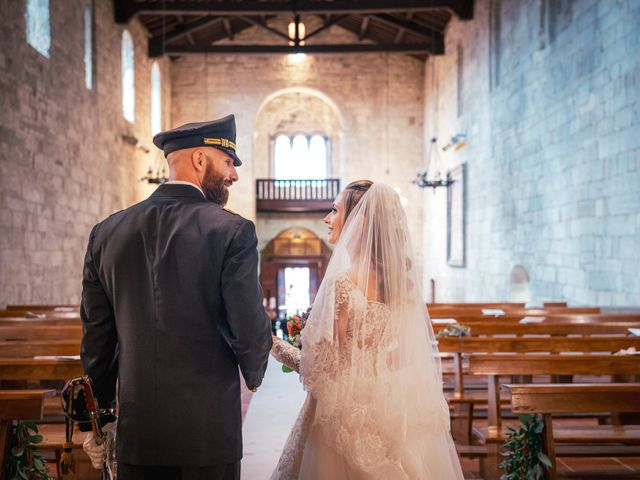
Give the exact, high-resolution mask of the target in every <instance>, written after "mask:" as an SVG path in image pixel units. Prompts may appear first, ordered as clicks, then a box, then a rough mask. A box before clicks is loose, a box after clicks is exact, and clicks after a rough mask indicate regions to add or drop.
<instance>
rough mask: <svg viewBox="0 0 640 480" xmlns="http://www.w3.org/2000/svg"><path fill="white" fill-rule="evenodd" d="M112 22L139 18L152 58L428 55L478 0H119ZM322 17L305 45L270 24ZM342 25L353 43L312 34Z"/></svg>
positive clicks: (441, 48) (439, 49)
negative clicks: (261, 33)
mask: <svg viewBox="0 0 640 480" xmlns="http://www.w3.org/2000/svg"><path fill="white" fill-rule="evenodd" d="M114 14H115V20H116V22H119V23H125V22H128V21H129V20H131V19H132V18H133V17H134V16H137V17H138V18H139V19H140V21H141V23H142V24H143V25H144V26H145V28H146V29H147V31H148V32H149V56H152V57H154V56H160V55H164V54H167V55H186V54H201V53H233V54H246V53H248V54H283V53H313V54H318V53H370V52H397V53H406V54H410V55H412V56H414V57H417V58H421V59H424V58H426V57H427V56H428V55H439V54H442V53H444V31H445V28H446V26H447V24H448V22H449V20H450V19H451V17H452V16H453V15H456V16H457V17H458V18H459V19H461V20H469V19H471V18H473V0H352V1H347V0H295V1H290V0H262V1H254V0H114ZM311 15H313V16H317V17H319V18H321V19H322V25H321V26H320V27H319V28H317V29H316V30H315V31H312V32H307V34H306V36H305V38H304V44H302V43H301V42H299V41H298V40H296V41H295V42H293V43H294V44H293V45H290V40H291V39H290V38H289V36H288V33H287V32H281V31H279V30H278V29H276V28H274V27H272V26H271V25H270V24H269V22H270V20H271V19H273V18H274V17H277V16H287V17H288V18H291V19H294V18H300V17H302V18H303V19H304V18H305V17H308V16H311ZM333 25H337V26H339V27H341V28H344V29H346V30H349V31H350V32H352V33H354V34H355V35H356V36H357V40H356V41H354V42H353V43H350V44H337V45H336V44H326V45H325V44H317V43H315V42H314V41H313V37H314V36H316V35H317V34H318V33H320V32H322V31H324V30H326V29H328V28H329V27H331V26H333ZM250 27H259V28H262V29H265V30H267V31H269V32H271V33H272V34H273V36H274V43H273V44H271V45H263V44H260V45H244V44H243V45H240V44H234V43H230V42H225V43H224V44H218V43H217V42H219V41H221V40H224V39H228V40H233V39H234V37H235V36H236V35H237V34H238V33H239V32H241V31H243V30H245V29H247V28H250Z"/></svg>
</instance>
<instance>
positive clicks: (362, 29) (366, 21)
mask: <svg viewBox="0 0 640 480" xmlns="http://www.w3.org/2000/svg"><path fill="white" fill-rule="evenodd" d="M370 19H371V17H370V16H368V15H367V16H365V17H362V23H361V24H360V32H359V33H358V39H359V40H360V41H362V40H364V37H365V36H366V35H367V28H368V27H369V20H370Z"/></svg>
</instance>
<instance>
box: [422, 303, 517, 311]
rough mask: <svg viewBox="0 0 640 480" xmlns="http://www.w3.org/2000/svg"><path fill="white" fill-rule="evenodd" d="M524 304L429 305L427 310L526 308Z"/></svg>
mask: <svg viewBox="0 0 640 480" xmlns="http://www.w3.org/2000/svg"><path fill="white" fill-rule="evenodd" d="M524 306H525V304H524V303H511V302H493V303H491V302H477V303H473V302H470V303H427V308H429V309H431V308H434V309H438V308H440V309H446V308H500V309H503V310H505V309H511V308H524Z"/></svg>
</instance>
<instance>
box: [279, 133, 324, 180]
mask: <svg viewBox="0 0 640 480" xmlns="http://www.w3.org/2000/svg"><path fill="white" fill-rule="evenodd" d="M327 163H328V158H327V139H326V137H324V136H322V135H312V136H307V135H294V136H291V137H289V136H287V135H278V137H277V138H276V141H275V158H274V165H275V168H274V174H275V178H276V179H279V180H288V179H312V180H321V179H325V178H327Z"/></svg>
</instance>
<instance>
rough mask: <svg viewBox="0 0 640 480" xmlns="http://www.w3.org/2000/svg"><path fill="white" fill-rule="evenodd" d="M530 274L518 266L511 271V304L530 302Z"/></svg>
mask: <svg viewBox="0 0 640 480" xmlns="http://www.w3.org/2000/svg"><path fill="white" fill-rule="evenodd" d="M529 283H530V280H529V272H527V270H526V269H525V268H524V267H523V266H522V265H516V266H515V267H513V269H512V270H511V276H510V280H509V285H510V289H509V301H511V302H524V303H527V302H530V301H531V290H530V288H529Z"/></svg>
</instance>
